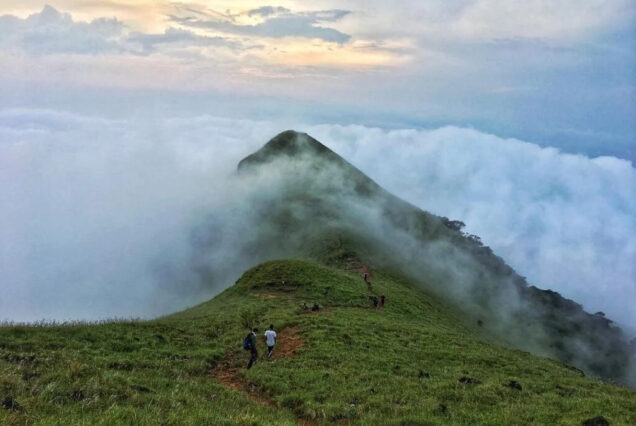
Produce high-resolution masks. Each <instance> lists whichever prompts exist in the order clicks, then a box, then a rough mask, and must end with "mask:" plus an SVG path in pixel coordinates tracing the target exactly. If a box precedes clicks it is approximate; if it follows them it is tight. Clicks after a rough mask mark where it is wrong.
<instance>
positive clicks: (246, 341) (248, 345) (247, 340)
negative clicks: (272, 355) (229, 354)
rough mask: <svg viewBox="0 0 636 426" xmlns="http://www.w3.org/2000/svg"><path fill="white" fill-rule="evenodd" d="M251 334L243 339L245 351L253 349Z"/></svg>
mask: <svg viewBox="0 0 636 426" xmlns="http://www.w3.org/2000/svg"><path fill="white" fill-rule="evenodd" d="M251 334H252V333H250V334H248V335H247V336H246V337H245V339H243V349H245V350H246V351H249V350H250V349H251V348H252V342H251V339H250V337H251Z"/></svg>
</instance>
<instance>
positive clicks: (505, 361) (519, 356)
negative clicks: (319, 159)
mask: <svg viewBox="0 0 636 426" xmlns="http://www.w3.org/2000/svg"><path fill="white" fill-rule="evenodd" d="M361 266H365V265H361ZM369 272H370V273H371V276H372V281H371V284H372V287H371V289H369V288H368V287H367V285H366V284H365V282H364V280H363V279H362V277H361V276H360V274H359V273H358V272H356V271H349V272H347V271H343V270H340V269H337V268H333V267H326V266H323V265H320V264H318V263H314V262H307V261H300V260H282V261H272V262H267V263H265V264H262V265H259V266H257V267H255V268H252V269H251V270H249V271H246V272H245V274H243V276H242V277H241V279H239V280H238V281H237V283H236V284H235V285H234V286H232V287H230V288H229V289H227V290H226V291H224V292H223V293H222V294H220V295H218V296H217V297H215V298H214V299H213V300H211V301H209V302H206V303H204V304H201V305H199V306H196V307H194V308H191V309H189V310H186V311H184V312H181V313H178V314H174V315H171V316H169V317H166V318H162V319H158V320H156V321H148V322H132V323H114V324H102V325H92V326H91V325H75V326H67V327H11V328H1V329H0V336H1V339H0V342H2V343H1V345H0V359H1V361H0V386H1V387H0V393H1V394H2V397H6V396H10V397H11V398H12V400H14V401H17V403H18V404H20V406H21V408H20V409H16V410H11V409H9V410H6V409H5V410H2V411H0V422H4V423H5V424H57V423H58V422H59V421H62V422H63V423H64V424H86V423H89V424H129V423H130V421H131V419H134V422H135V424H142V425H143V424H148V425H150V424H168V425H173V424H174V425H184V424H185V425H200V424H215V425H216V424H228V425H230V424H271V425H282V424H296V423H298V422H302V423H304V424H321V423H333V422H336V421H345V422H351V423H354V424H395V425H397V424H580V423H581V422H582V421H584V420H586V419H589V418H592V417H596V416H599V415H602V416H604V417H605V418H606V419H607V420H609V421H610V422H611V424H634V422H636V412H635V411H634V405H633V402H634V400H635V398H636V392H635V391H634V390H631V389H627V388H623V387H619V386H615V385H612V384H608V383H604V382H601V381H598V380H594V379H590V378H587V377H584V376H583V375H582V374H581V372H580V371H577V370H576V369H572V368H570V367H568V366H566V365H563V364H560V363H558V362H556V361H553V360H550V359H546V358H540V357H536V356H533V355H531V354H529V353H526V352H521V351H516V350H510V349H506V348H503V347H499V346H495V345H492V344H489V343H486V341H487V340H488V336H485V335H483V334H482V331H483V330H481V329H480V328H479V327H476V326H471V325H467V324H464V321H463V315H462V314H461V312H459V311H457V310H455V309H454V308H452V307H451V306H448V305H447V304H445V303H444V302H443V301H441V300H439V299H438V298H437V297H435V296H433V295H430V294H427V293H426V292H424V291H423V290H421V289H420V288H418V287H417V286H416V285H415V283H412V282H410V281H408V279H405V278H404V277H400V276H396V275H394V274H393V273H391V272H389V271H384V270H370V271H369ZM374 292H375V293H379V292H385V293H386V295H387V303H386V306H385V308H384V309H371V304H370V303H369V300H368V298H367V296H368V295H369V294H370V293H374ZM303 302H308V304H309V305H311V304H312V303H313V302H317V303H319V305H320V306H321V307H322V309H321V310H320V311H319V312H317V313H314V312H306V311H304V310H302V309H301V304H302V303H303ZM270 323H273V324H275V326H276V327H277V330H278V331H279V333H280V338H279V342H278V345H277V347H276V349H275V352H274V356H273V358H272V359H271V360H269V361H267V360H264V359H259V361H258V362H257V364H256V365H255V366H254V367H253V368H252V369H251V370H249V371H247V370H245V369H244V367H245V364H246V362H247V358H248V355H247V352H245V351H243V349H242V348H241V347H240V345H241V341H242V338H243V337H244V335H245V334H246V330H247V327H246V326H247V325H249V326H250V327H252V326H258V327H260V329H261V331H263V330H264V329H265V328H266V327H267V326H268V325H269V324H270ZM259 334H260V333H259ZM261 339H262V337H261ZM259 340H260V339H259ZM259 345H260V347H259V350H260V352H261V354H263V353H264V352H265V346H264V343H263V342H262V340H261V341H260V342H259ZM462 378H466V379H464V380H463V381H462ZM468 379H474V380H468ZM471 382H473V383H471ZM512 382H516V383H517V384H518V385H519V386H517V385H515V384H512V385H511V383H512ZM519 388H520V389H519Z"/></svg>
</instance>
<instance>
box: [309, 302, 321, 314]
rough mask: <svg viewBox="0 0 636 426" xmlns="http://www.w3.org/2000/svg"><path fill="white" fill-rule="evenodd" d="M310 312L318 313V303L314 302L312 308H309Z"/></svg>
mask: <svg viewBox="0 0 636 426" xmlns="http://www.w3.org/2000/svg"><path fill="white" fill-rule="evenodd" d="M311 310H312V311H313V312H316V311H319V310H320V307H319V306H318V303H316V302H314V306H312V307H311Z"/></svg>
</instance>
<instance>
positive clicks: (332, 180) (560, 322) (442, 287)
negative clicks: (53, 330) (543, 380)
mask: <svg viewBox="0 0 636 426" xmlns="http://www.w3.org/2000/svg"><path fill="white" fill-rule="evenodd" d="M239 171H240V172H241V173H240V174H241V175H243V176H245V178H246V179H248V180H249V179H253V180H256V181H258V180H263V179H265V180H268V181H269V180H270V179H271V176H272V175H277V176H278V180H275V181H274V182H276V183H275V184H273V185H272V186H275V187H276V188H277V190H276V191H273V192H272V194H270V195H269V196H268V197H266V198H264V199H263V198H260V199H257V200H255V201H254V202H253V203H252V208H254V210H255V211H257V212H258V214H257V219H256V222H257V223H258V227H259V228H263V229H266V232H264V233H261V234H260V235H256V236H255V237H254V239H253V240H252V241H251V243H250V244H249V245H248V249H247V250H248V251H249V252H251V253H258V252H259V250H260V249H261V248H262V247H266V249H265V252H266V254H264V255H262V256H256V260H257V261H262V260H266V259H268V258H276V257H278V258H280V257H288V256H294V257H299V256H300V257H305V258H309V259H317V260H320V261H327V262H331V264H336V265H338V264H339V262H340V261H342V260H343V259H326V258H324V257H322V256H321V255H320V253H321V252H325V251H326V252H333V250H331V249H332V248H333V247H332V245H333V244H334V243H335V244H337V245H340V247H341V250H344V252H345V253H346V252H347V251H353V252H358V253H364V257H365V259H366V260H367V261H368V262H370V263H372V264H373V265H374V266H383V267H386V268H392V269H397V270H399V271H401V273H404V274H406V275H408V276H409V277H410V278H411V279H413V280H415V281H417V282H418V283H419V284H420V285H422V286H423V287H424V288H427V289H428V290H431V291H433V292H435V293H436V294H438V295H440V296H443V297H445V298H446V299H447V300H450V301H452V302H453V303H455V304H459V305H461V307H462V311H463V312H464V313H465V314H466V315H468V316H470V317H471V318H472V320H473V321H474V322H477V321H479V322H480V323H481V324H483V325H484V327H486V328H488V329H489V331H490V332H491V333H493V334H495V335H497V336H499V339H500V341H501V342H505V343H507V344H510V345H512V346H515V347H518V348H522V349H525V350H529V351H532V352H534V353H538V354H542V355H546V356H552V357H554V358H557V359H560V360H562V361H565V362H568V363H570V364H573V365H576V366H578V367H579V368H582V369H584V370H585V371H587V372H589V373H591V374H594V375H597V376H600V377H604V378H608V379H613V380H619V381H623V382H629V381H632V382H633V381H634V380H636V378H635V377H633V376H632V377H630V374H632V372H633V370H634V368H633V366H631V365H630V364H631V363H633V362H634V351H633V348H630V345H629V343H628V340H627V338H626V337H625V336H624V335H623V333H622V332H621V330H620V329H619V328H617V327H614V326H613V324H612V322H611V321H610V320H608V319H606V318H604V317H602V316H597V315H591V314H589V313H587V312H585V311H584V310H583V309H582V307H581V306H580V305H579V304H577V303H575V302H573V301H571V300H568V299H565V298H563V297H561V296H560V295H559V294H558V293H556V292H553V291H550V290H540V289H538V288H536V287H534V286H529V285H528V283H527V282H526V280H525V278H523V277H521V276H520V275H518V274H517V273H516V272H515V271H514V270H513V269H512V268H510V267H509V266H508V265H506V263H505V262H504V261H503V260H502V259H501V258H500V257H498V256H496V255H495V254H494V253H493V252H492V250H490V248H489V247H486V246H484V245H483V244H482V243H481V241H480V239H479V237H477V236H474V235H467V234H464V233H463V232H462V231H461V228H462V226H463V223H461V222H459V221H451V220H449V219H447V218H443V217H438V216H435V215H432V214H430V213H428V212H425V211H422V210H420V209H419V208H417V207H415V206H412V205H411V204H409V203H406V202H404V201H403V200H401V199H399V198H397V197H395V196H393V195H392V194H390V193H388V192H387V191H385V190H384V189H382V188H381V187H380V186H379V185H377V184H376V183H375V182H373V181H372V180H371V179H369V178H368V177H367V176H365V175H364V174H363V173H362V172H360V171H359V170H357V169H356V168H355V167H353V166H352V165H351V164H349V163H348V162H347V161H345V160H344V159H342V158H341V157H340V156H338V155H337V154H335V153H334V152H332V151H331V150H329V149H328V148H327V147H325V146H324V145H323V144H321V143H320V142H318V141H317V140H315V139H313V138H311V137H310V136H308V135H306V134H301V133H297V132H293V131H286V132H283V133H281V134H279V135H278V136H276V137H274V138H273V139H272V140H271V141H270V142H268V143H267V144H266V145H265V146H264V147H263V148H261V149H260V150H259V151H257V152H256V153H254V154H252V155H250V156H248V157H247V158H245V159H244V160H243V161H241V163H240V164H239ZM326 236H329V237H330V238H326ZM343 240H346V242H345V243H344V244H343V242H342V241H343ZM325 246H326V247H325ZM268 255H271V256H268ZM345 257H346V255H345ZM334 262H335V263H334Z"/></svg>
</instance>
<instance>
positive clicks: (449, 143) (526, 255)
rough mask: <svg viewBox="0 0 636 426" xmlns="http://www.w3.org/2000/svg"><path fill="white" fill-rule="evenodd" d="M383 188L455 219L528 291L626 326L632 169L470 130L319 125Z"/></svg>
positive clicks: (634, 266) (632, 258)
mask: <svg viewBox="0 0 636 426" xmlns="http://www.w3.org/2000/svg"><path fill="white" fill-rule="evenodd" d="M312 130H313V134H314V136H315V137H317V138H318V139H320V140H323V141H325V142H326V143H327V144H329V145H331V146H332V147H334V148H335V149H336V150H337V151H339V152H341V154H342V155H343V156H344V157H345V158H347V159H349V160H350V161H352V162H353V163H354V164H355V165H357V166H358V167H359V168H360V169H361V170H362V171H364V172H365V173H367V174H368V175H369V176H371V177H373V178H374V179H376V180H377V181H378V182H379V183H381V184H382V185H384V186H385V187H386V188H387V189H389V190H390V191H392V192H394V193H395V194H397V195H399V196H401V197H403V198H404V199H406V200H408V201H411V202H413V203H414V204H416V205H418V206H419V207H421V208H423V209H425V210H428V211H431V212H433V213H436V214H440V215H443V216H448V217H450V218H452V219H459V220H462V221H464V222H465V223H466V224H467V231H468V232H470V233H474V234H477V235H479V236H481V237H482V240H483V241H484V243H485V244H486V245H489V246H491V247H492V248H493V249H494V251H495V253H497V254H498V255H500V256H501V257H503V258H504V259H505V260H506V261H507V262H508V263H509V264H510V265H511V266H513V267H514V268H515V269H516V270H517V271H518V272H519V273H520V274H521V275H524V276H526V277H528V279H529V281H530V282H531V283H532V284H535V285H537V286H538V287H541V288H551V289H554V290H557V291H560V292H562V293H563V294H564V295H565V296H567V297H569V298H573V299H575V300H576V301H578V302H579V303H583V305H584V306H585V308H586V309H588V310H592V311H597V310H602V311H605V312H607V313H610V314H611V315H612V316H613V317H614V318H615V319H617V320H619V321H623V322H624V323H627V324H629V325H631V326H636V312H635V311H634V310H633V307H632V301H633V300H634V297H636V169H634V167H632V164H631V163H630V162H628V161H625V160H620V159H617V158H614V157H599V158H594V159H590V158H588V157H585V156H581V155H571V154H564V153H561V152H559V151H558V150H556V149H554V148H541V147H539V146H537V145H534V144H531V143H526V142H522V141H518V140H514V139H502V138H499V137H496V136H493V135H488V134H484V133H481V132H478V131H476V130H472V129H464V128H457V127H444V128H440V129H436V130H421V131H416V130H395V131H384V130H381V129H370V128H367V127H361V126H345V127H343V126H332V125H328V126H319V127H317V128H314V129H312Z"/></svg>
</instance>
